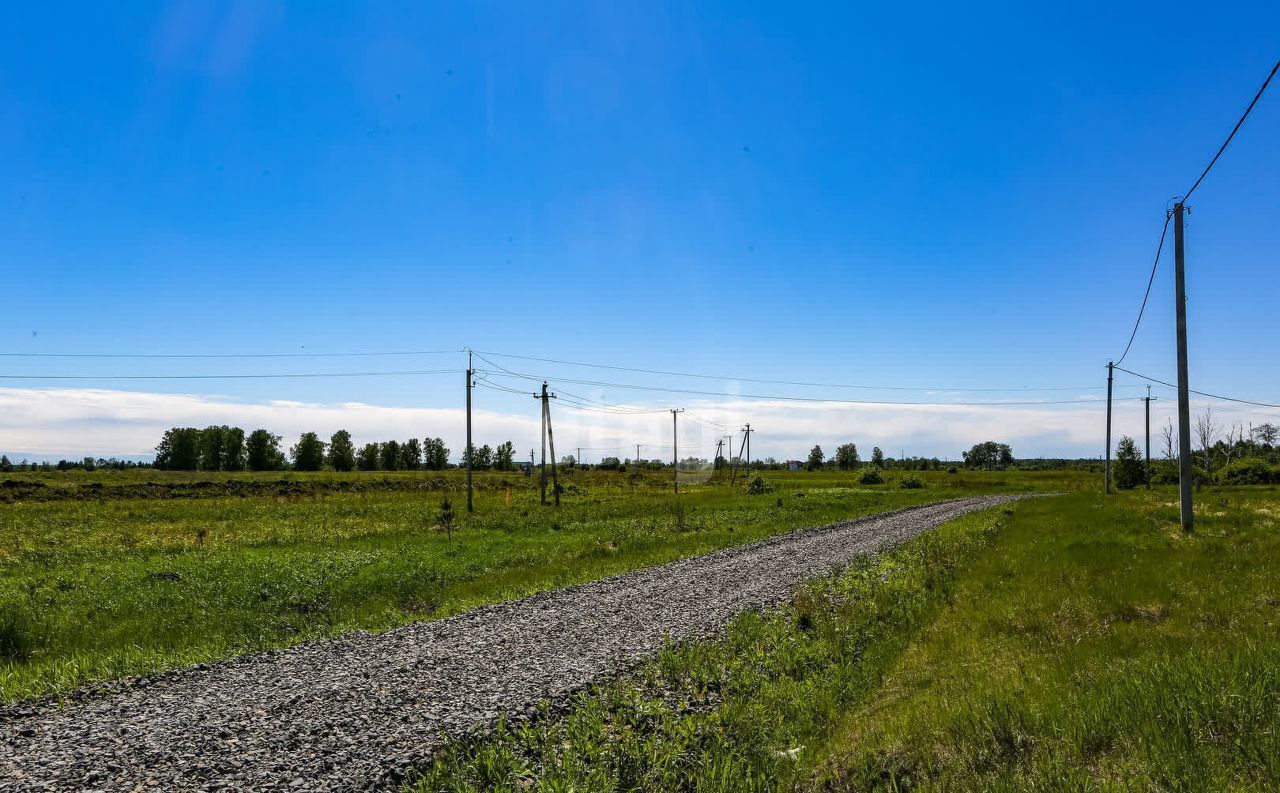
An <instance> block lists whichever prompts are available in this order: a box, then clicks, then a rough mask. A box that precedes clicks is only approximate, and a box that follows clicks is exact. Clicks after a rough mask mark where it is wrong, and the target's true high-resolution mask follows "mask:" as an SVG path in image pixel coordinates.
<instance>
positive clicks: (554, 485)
mask: <svg viewBox="0 0 1280 793" xmlns="http://www.w3.org/2000/svg"><path fill="white" fill-rule="evenodd" d="M555 398H556V395H555V394H548V393H547V384H546V383H543V384H542V412H544V413H546V414H547V443H548V444H549V445H550V446H551V495H552V497H553V498H554V499H555V502H556V506H557V507H558V506H560V478H559V477H558V476H556V435H555V432H554V431H552V429H551V403H550V402H549V401H548V400H549V399H555Z"/></svg>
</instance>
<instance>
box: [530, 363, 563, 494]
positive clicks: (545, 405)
mask: <svg viewBox="0 0 1280 793" xmlns="http://www.w3.org/2000/svg"><path fill="white" fill-rule="evenodd" d="M533 398H534V399H538V400H541V401H542V461H541V462H540V463H539V469H538V489H539V492H540V493H541V495H540V496H539V499H540V501H541V503H542V504H544V505H545V504H546V503H547V441H549V440H550V441H551V482H552V487H553V490H554V493H553V495H554V496H555V500H556V506H557V507H558V506H560V483H559V481H558V480H557V479H556V461H555V456H556V444H555V440H554V439H553V438H552V437H551V406H550V402H549V401H548V400H551V399H555V398H556V395H555V394H548V393H547V382H546V381H545V380H544V381H542V393H540V394H534V395H533Z"/></svg>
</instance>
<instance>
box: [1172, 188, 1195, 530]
mask: <svg viewBox="0 0 1280 793" xmlns="http://www.w3.org/2000/svg"><path fill="white" fill-rule="evenodd" d="M1185 210H1186V208H1185V207H1184V206H1183V204H1182V201H1178V203H1176V204H1174V205H1173V267H1174V282H1175V286H1174V289H1175V290H1176V295H1175V298H1174V299H1175V301H1176V302H1175V304H1174V307H1175V309H1176V310H1177V314H1178V490H1179V492H1180V495H1181V501H1182V529H1183V531H1191V529H1192V525H1193V523H1194V518H1193V517H1192V512H1191V477H1192V473H1191V396H1190V394H1189V392H1188V389H1189V388H1190V385H1189V382H1190V377H1189V376H1188V374H1187V276H1186V269H1185V266H1184V265H1185V260H1184V255H1185V254H1184V250H1183V246H1182V216H1183V214H1184V212H1185Z"/></svg>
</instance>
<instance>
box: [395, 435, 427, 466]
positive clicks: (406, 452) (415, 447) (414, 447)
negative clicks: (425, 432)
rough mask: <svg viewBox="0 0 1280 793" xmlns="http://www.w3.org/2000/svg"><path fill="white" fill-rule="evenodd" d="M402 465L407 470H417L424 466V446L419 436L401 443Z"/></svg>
mask: <svg viewBox="0 0 1280 793" xmlns="http://www.w3.org/2000/svg"><path fill="white" fill-rule="evenodd" d="M400 467H401V468H403V469H404V470H406V471H416V470H418V469H419V468H421V467H422V446H421V445H419V443H418V439H417V438H410V439H409V440H407V441H405V442H404V443H402V444H400Z"/></svg>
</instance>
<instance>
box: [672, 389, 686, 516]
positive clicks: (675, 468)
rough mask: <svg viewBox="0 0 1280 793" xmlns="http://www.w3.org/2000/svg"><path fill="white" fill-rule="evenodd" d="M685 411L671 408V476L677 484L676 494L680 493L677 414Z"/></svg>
mask: <svg viewBox="0 0 1280 793" xmlns="http://www.w3.org/2000/svg"><path fill="white" fill-rule="evenodd" d="M683 412H684V408H671V476H672V477H673V481H674V482H675V485H676V495H677V496H678V495H680V451H679V449H678V448H677V442H678V437H677V434H676V416H677V415H678V414H680V413H683Z"/></svg>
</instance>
